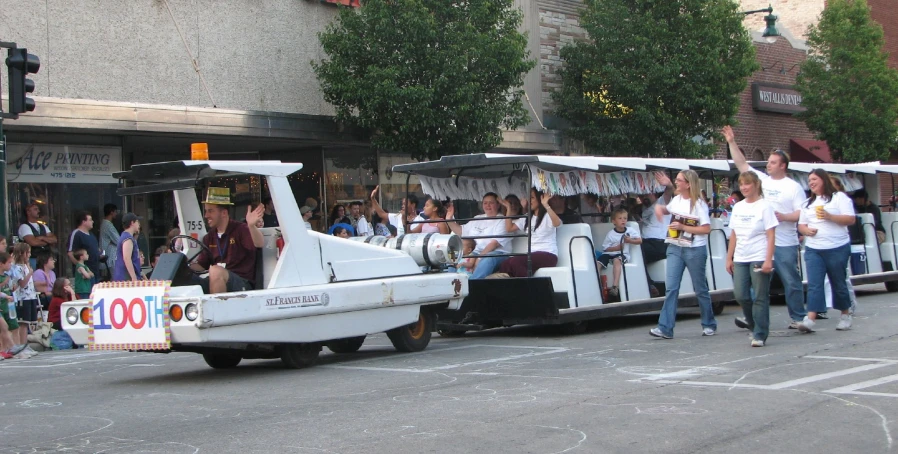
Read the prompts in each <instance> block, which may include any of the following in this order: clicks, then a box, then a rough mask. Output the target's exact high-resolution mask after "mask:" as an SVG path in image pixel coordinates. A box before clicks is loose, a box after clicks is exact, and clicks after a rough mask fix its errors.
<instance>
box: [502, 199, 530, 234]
mask: <svg viewBox="0 0 898 454" xmlns="http://www.w3.org/2000/svg"><path fill="white" fill-rule="evenodd" d="M499 203H501V204H502V208H504V209H505V216H520V215H521V214H523V213H524V207H523V206H521V199H519V198H518V196H516V195H514V194H508V195H507V196H505V199H500V200H499ZM526 226H527V220H526V219H524V218H518V219H506V220H505V230H506V231H507V232H508V233H514V232H523V231H524V229H525V228H526Z"/></svg>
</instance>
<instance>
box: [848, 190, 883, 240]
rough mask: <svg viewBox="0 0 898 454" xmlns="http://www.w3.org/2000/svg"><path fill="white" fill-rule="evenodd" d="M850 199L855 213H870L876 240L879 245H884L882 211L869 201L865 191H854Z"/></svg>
mask: <svg viewBox="0 0 898 454" xmlns="http://www.w3.org/2000/svg"><path fill="white" fill-rule="evenodd" d="M851 199H852V200H853V201H854V212H855V213H870V214H872V215H873V230H876V240H877V241H878V242H879V244H882V243H885V241H886V229H885V227H883V226H882V210H880V209H879V207H878V206H876V204H874V203H873V202H871V201H870V200H869V199H870V196H869V195H868V194H867V190H866V189H864V188H861V189H858V190H857V191H854V194H852V195H851Z"/></svg>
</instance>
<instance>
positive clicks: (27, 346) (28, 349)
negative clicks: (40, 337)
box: [22, 345, 37, 356]
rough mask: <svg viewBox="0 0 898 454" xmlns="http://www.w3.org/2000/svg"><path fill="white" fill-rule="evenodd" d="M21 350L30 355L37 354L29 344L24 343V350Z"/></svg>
mask: <svg viewBox="0 0 898 454" xmlns="http://www.w3.org/2000/svg"><path fill="white" fill-rule="evenodd" d="M22 351H23V352H25V353H28V354H29V355H31V356H37V351H36V350H34V349H33V348H31V346H29V345H26V346H25V350H22Z"/></svg>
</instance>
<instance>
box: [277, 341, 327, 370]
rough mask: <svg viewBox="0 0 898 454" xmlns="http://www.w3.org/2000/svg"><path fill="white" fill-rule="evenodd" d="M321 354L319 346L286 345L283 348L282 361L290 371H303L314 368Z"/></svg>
mask: <svg viewBox="0 0 898 454" xmlns="http://www.w3.org/2000/svg"><path fill="white" fill-rule="evenodd" d="M319 352H321V345H319V344H284V345H282V346H281V361H283V362H284V365H285V366H287V367H288V368H289V369H302V368H305V367H310V366H313V365H314V364H315V362H316V361H318V353H319Z"/></svg>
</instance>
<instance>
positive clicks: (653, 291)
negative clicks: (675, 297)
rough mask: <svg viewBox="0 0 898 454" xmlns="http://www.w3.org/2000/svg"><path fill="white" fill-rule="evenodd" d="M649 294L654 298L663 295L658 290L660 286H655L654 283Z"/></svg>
mask: <svg viewBox="0 0 898 454" xmlns="http://www.w3.org/2000/svg"><path fill="white" fill-rule="evenodd" d="M649 294H650V295H652V298H657V297H659V296H661V292H660V291H658V287H655V286H654V285H650V286H649Z"/></svg>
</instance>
